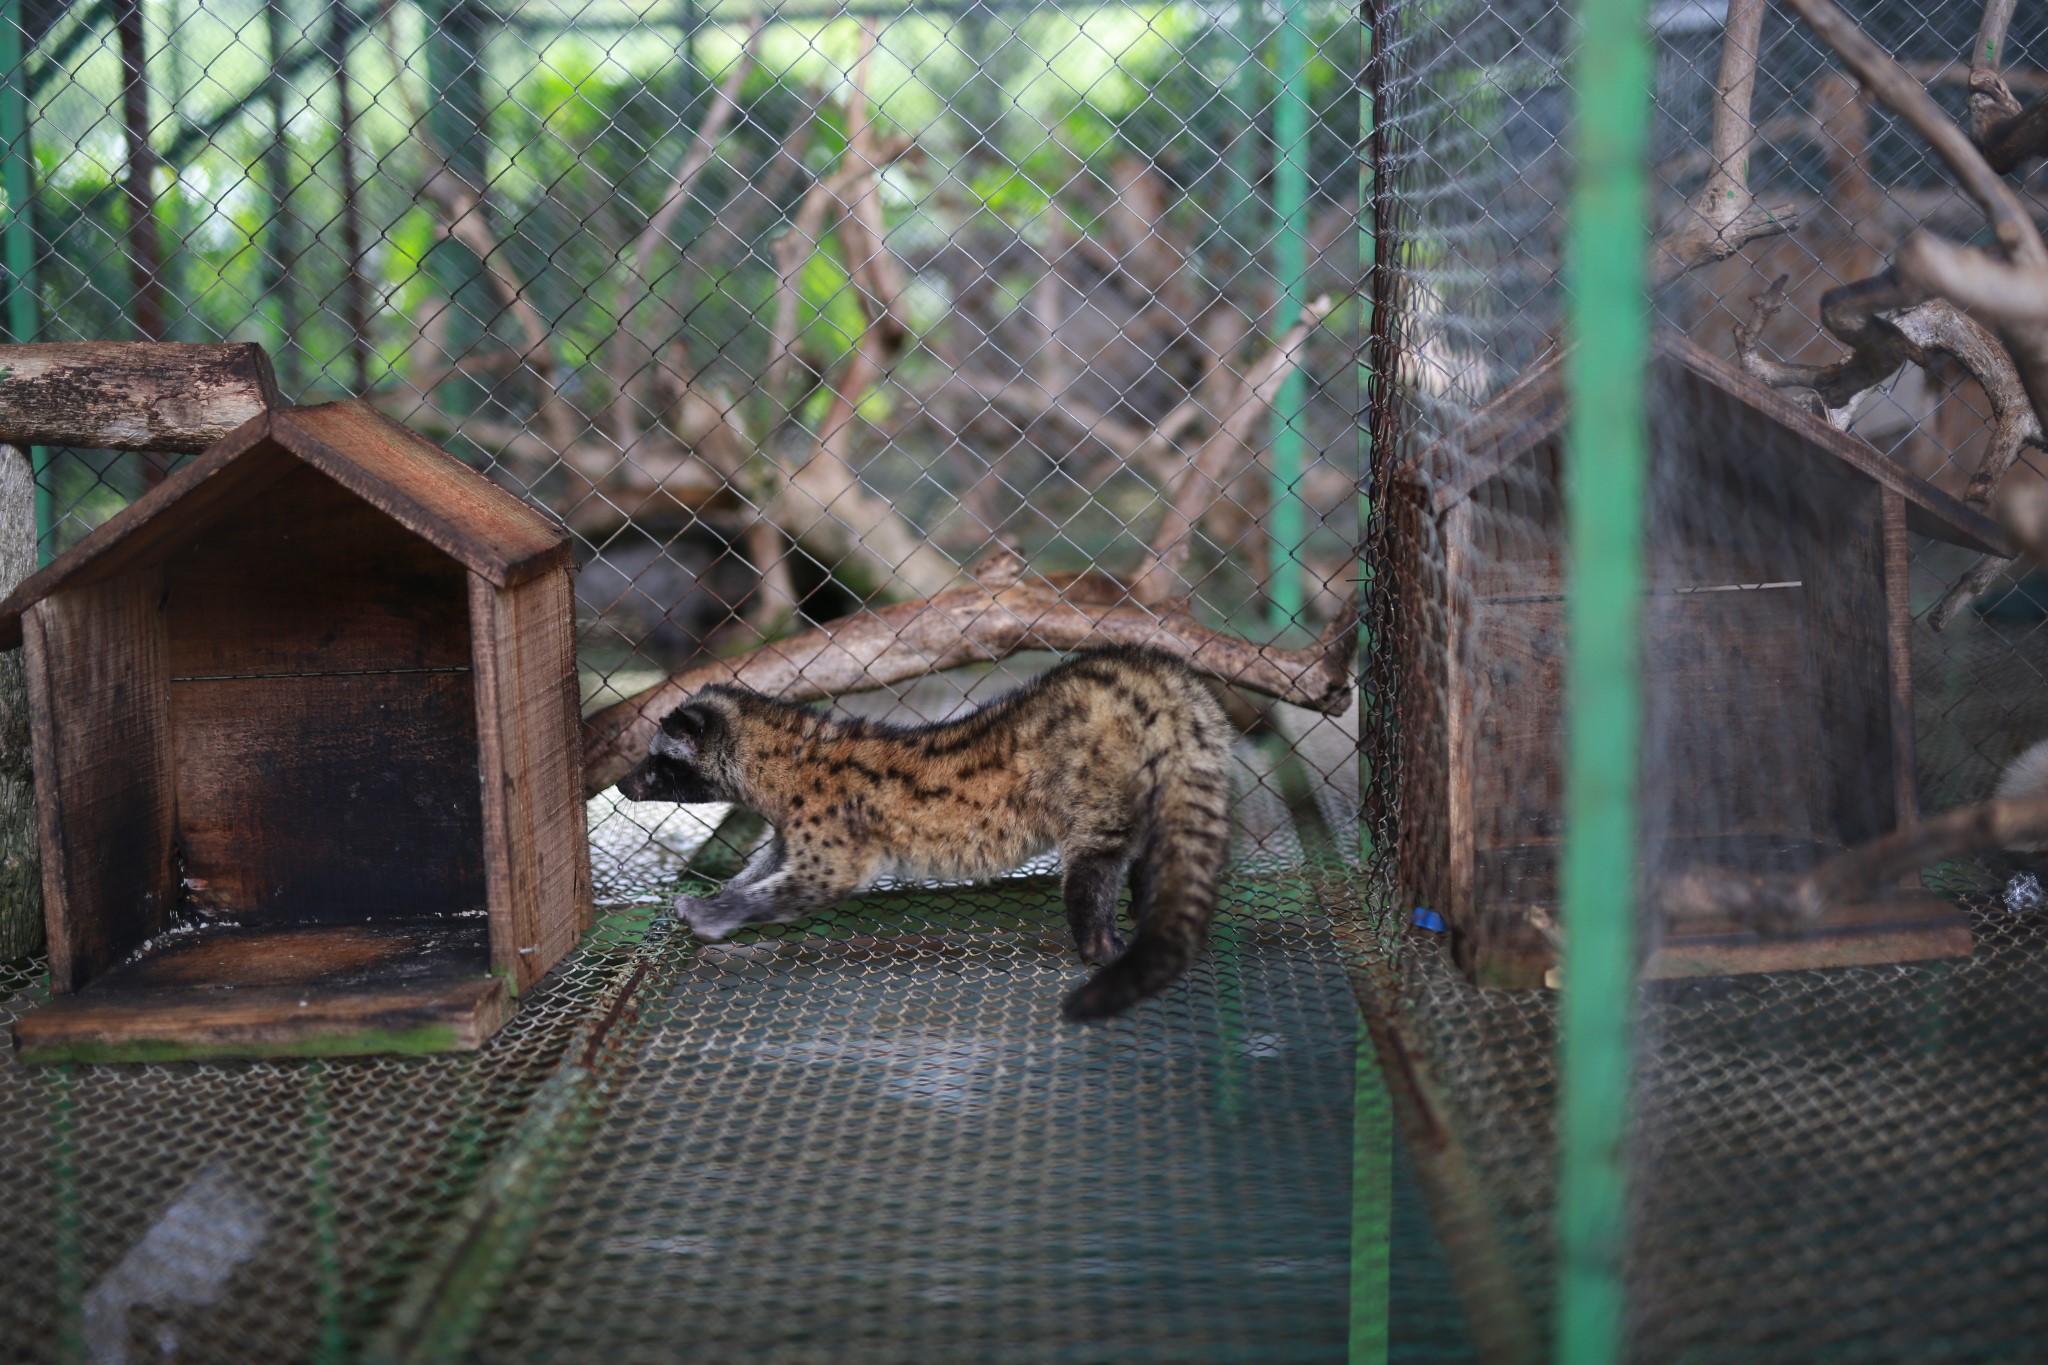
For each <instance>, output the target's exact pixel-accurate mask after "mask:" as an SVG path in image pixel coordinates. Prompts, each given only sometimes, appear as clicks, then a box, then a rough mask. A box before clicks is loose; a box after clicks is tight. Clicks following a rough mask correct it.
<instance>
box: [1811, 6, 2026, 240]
mask: <svg viewBox="0 0 2048 1365" xmlns="http://www.w3.org/2000/svg"><path fill="white" fill-rule="evenodd" d="M1785 3H1786V4H1787V5H1788V6H1789V7H1790V8H1791V9H1792V10H1793V11H1794V12H1796V13H1797V14H1798V15H1799V16H1800V17H1801V18H1802V19H1804V20H1806V22H1807V24H1808V25H1809V26H1810V27H1811V28H1812V29H1813V31H1814V33H1815V34H1816V35H1817V36H1818V37H1819V38H1820V40H1821V41H1822V42H1824V43H1826V44H1827V46H1828V47H1829V48H1831V49H1832V50H1833V51H1834V53H1835V55H1836V56H1838V57H1840V58H1841V59H1842V64H1843V65H1844V66H1846V67H1848V68H1849V70H1850V72H1851V73H1852V74H1854V75H1855V77H1856V79H1858V80H1860V81H1862V82H1863V84H1864V86H1865V87H1866V88H1867V89H1868V90H1869V91H1870V92H1871V93H1872V94H1874V95H1876V96H1877V98H1878V99H1880V100H1882V101H1883V102H1884V104H1885V106H1886V107H1887V108H1889V109H1891V110H1892V112H1893V113H1895V114H1897V115H1898V116H1899V117H1900V118H1902V119H1904V120H1905V121H1906V122H1907V124H1908V125H1910V126H1911V127H1912V129H1913V131H1915V132H1917V133H1918V134H1920V136H1921V137H1923V138H1925V139H1927V142H1928V144H1929V145H1930V146H1932V147H1933V148H1934V150H1935V152H1936V154H1938V155H1939V156H1940V157H1941V159H1942V160H1943V161H1944V162H1946V163H1947V164H1948V168H1949V169H1950V170H1951V171H1953V172H1954V173H1955V176H1956V179H1957V180H1958V181H1960V182H1961V183H1962V186H1963V188H1964V189H1965V190H1967V191H1968V192H1969V194H1970V197H1971V198H1973V199H1975V200H1976V201H1977V202H1978V204H1979V205H1981V206H1982V207H1983V209H1984V213H1985V216H1986V217H1988V218H1989V219H1990V220H1991V227H1992V232H1993V234H1994V235H1995V236H1996V237H1997V238H1998V244H1999V245H2000V246H2001V247H2003V248H2004V249H2005V251H2006V253H2007V254H2008V255H2009V256H2010V257H2011V258H2012V260H2013V261H2014V262H2015V263H2016V264H2019V265H2023V266H2028V267H2033V268H2048V246H2044V245H2043V243H2042V241H2041V236H2040V234H2039V233H2038V232H2036V231H2035V230H2034V224H2033V219H2032V218H2030V217H2029V216H2028V214H2027V211H2026V208H2025V207H2024V206H2023V205H2022V204H2021V203H2020V200H2019V196H2018V195H2016V194H2014V193H2013V191H2012V187H2011V186H2009V185H2007V184H2006V183H2005V181H2004V179H2003V178H2002V177H2001V176H2000V175H1999V174H1998V173H1997V172H1996V171H1994V170H1992V169H1991V167H1990V165H1989V164H1988V163H1987V162H1986V161H1985V160H1984V157H1983V156H1982V155H1981V154H1980V153H1979V152H1978V151H1977V149H1976V147H1975V146H1974V145H1973V144H1972V143H1971V141H1970V138H1969V135H1968V134H1967V133H1965V132H1964V131H1963V130H1962V129H1961V128H1958V127H1957V126H1956V125H1955V124H1954V123H1953V122H1952V121H1950V119H1949V117H1948V115H1947V114H1946V113H1944V112H1943V111H1942V108H1941V106H1940V105H1938V104H1936V103H1935V102H1934V100H1933V98H1932V97H1931V96H1930V95H1928V93H1927V91H1926V89H1925V87H1923V86H1922V85H1921V84H1920V83H1919V82H1918V81H1916V80H1914V79H1913V77H1912V76H1911V75H1909V74H1908V73H1907V72H1906V70H1905V69H1904V68H1903V67H1901V66H1900V65H1899V64H1898V63H1897V62H1896V61H1894V60H1893V59H1892V57H1891V54H1889V53H1887V52H1886V51H1885V50H1884V49H1883V48H1881V47H1879V46H1878V45H1877V44H1876V43H1875V42H1873V41H1872V40H1871V39H1870V37H1869V36H1868V35H1867V34H1865V33H1864V32H1863V30H1861V29H1859V28H1858V27H1856V25H1855V23H1854V22H1853V21H1852V20H1850V18H1849V17H1848V16H1847V15H1845V14H1844V13H1842V11H1841V9H1840V7H1839V6H1837V5H1836V4H1835V3H1834V0H1785Z"/></svg>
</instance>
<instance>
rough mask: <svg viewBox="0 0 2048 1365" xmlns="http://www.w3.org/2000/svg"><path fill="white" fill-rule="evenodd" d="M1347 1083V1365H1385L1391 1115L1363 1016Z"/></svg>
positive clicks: (1390, 1238)
mask: <svg viewBox="0 0 2048 1365" xmlns="http://www.w3.org/2000/svg"><path fill="white" fill-rule="evenodd" d="M1353 1046H1354V1047H1356V1048H1357V1055H1356V1062H1355V1065H1354V1066H1353V1067H1352V1081H1351V1087H1352V1088H1351V1316H1350V1328H1349V1332H1348V1336H1349V1338H1350V1350H1349V1361H1350V1365H1386V1362H1387V1350H1388V1344H1389V1343H1388V1340H1387V1328H1388V1321H1387V1317H1388V1309H1389V1304H1388V1298H1387V1286H1388V1280H1389V1278H1390V1276H1391V1273H1392V1268H1393V1267H1392V1257H1393V1244H1394V1217H1393V1214H1394V1182H1393V1169H1394V1114H1393V1107H1392V1101H1390V1100H1389V1099H1388V1097H1387V1087H1386V1084H1385V1082H1383V1081H1382V1080H1381V1079H1380V1068H1379V1054H1378V1053H1377V1052H1376V1051H1375V1050H1374V1048H1373V1045H1372V1032H1371V1030H1370V1029H1368V1028H1367V1027H1366V1023H1365V1018H1364V1016H1363V1015H1361V1016H1360V1017H1359V1020H1358V1037H1357V1041H1356V1042H1355V1043H1354V1044H1353Z"/></svg>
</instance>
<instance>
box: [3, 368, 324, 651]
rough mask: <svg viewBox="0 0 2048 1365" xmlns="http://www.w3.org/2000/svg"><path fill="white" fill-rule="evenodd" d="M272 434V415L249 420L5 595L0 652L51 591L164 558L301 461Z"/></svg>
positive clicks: (18, 634) (14, 640)
mask: <svg viewBox="0 0 2048 1365" xmlns="http://www.w3.org/2000/svg"><path fill="white" fill-rule="evenodd" d="M0 387H4V386H0ZM269 436H270V418H269V417H268V416H267V415H264V416H258V417H253V418H251V419H250V420H249V421H247V422H244V423H243V424H242V425H241V426H239V427H237V428H236V429H235V430H234V431H232V432H230V433H229V434H228V435H227V436H226V437H225V438H223V439H222V441H221V443H220V444H219V445H217V446H214V447H213V448H212V449H210V450H208V451H207V452H206V453H205V454H204V455H201V456H200V457H199V458H198V459H196V460H193V461H191V462H190V463H188V464H186V465H185V466H184V467H183V468H181V469H179V470H177V471H176V472H174V473H172V474H171V475H170V476H168V477H167V478H165V480H164V481H163V482H162V483H160V484H158V485H157V486H156V487H155V488H152V489H150V490H149V491H148V492H147V493H145V494H143V495H142V496H141V497H139V498H137V499H136V500H135V501H134V502H131V503H129V504H128V505H127V506H126V507H124V508H122V509H121V510H120V511H119V512H116V513H115V514H114V515H113V516H111V517H109V518H107V520H106V521H104V522H102V523H101V524H100V525H98V526H96V527H94V528H93V529H92V531H91V532H89V533H88V534H87V535H86V537H85V539H83V540H81V541H79V542H78V544H76V545H74V546H72V547H71V548H70V549H69V550H67V551H65V552H64V553H63V554H62V555H60V556H59V557H58V558H56V559H55V560H53V561H51V562H50V563H49V564H46V565H44V566H43V567H42V568H41V569H39V570H37V571H36V572H35V573H33V574H31V575H29V577H28V578H27V579H25V580H24V581H23V582H22V584H21V586H19V587H17V588H16V589H15V590H14V591H13V592H11V593H9V594H8V595H7V597H6V599H5V600H0V649H12V648H13V647H14V646H15V645H17V644H19V643H20V642H21V614H22V612H23V611H25V610H27V609H28V608H29V607H30V606H32V605H34V604H35V603H37V602H40V601H41V600H43V599H44V598H45V597H48V596H49V595H50V594H51V593H54V592H57V591H59V590H60V589H63V588H66V587H70V586H73V585H82V584H86V583H98V582H103V581H105V580H106V579H109V578H113V577H115V576H117V575H119V574H123V573H126V572H128V571H129V570H131V569H135V568H140V567H143V566H146V565H149V564H155V563H160V562H161V561H162V560H163V559H164V558H166V557H167V556H168V555H169V553H170V551H171V550H172V549H173V548H175V547H176V546H178V545H181V544H184V543H185V542H187V541H189V540H192V539H194V538H195V537H197V536H199V535H200V534H202V533H203V532H205V531H207V530H210V529H211V528H212V527H213V526H214V525H215V524H216V523H218V522H220V521H221V520H223V519H225V518H227V517H228V516H229V515H230V514H232V513H233V512H235V511H236V510H238V509H239V508H241V506H242V505H243V504H244V503H245V502H247V501H248V500H249V499H250V498H252V497H254V496H256V495H257V494H259V493H261V492H262V491H263V490H264V489H265V488H267V487H269V486H270V485H271V484H273V483H275V482H276V481H277V480H278V479H280V478H282V477H283V476H284V475H286V474H288V473H290V472H291V470H292V468H293V467H294V465H295V463H296V462H295V461H294V460H293V459H292V457H291V456H290V455H289V454H287V453H285V452H284V451H283V450H281V449H280V448H278V447H277V446H276V445H274V444H273V443H271V441H270V439H269Z"/></svg>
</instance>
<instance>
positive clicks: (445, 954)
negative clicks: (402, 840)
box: [14, 915, 511, 1062]
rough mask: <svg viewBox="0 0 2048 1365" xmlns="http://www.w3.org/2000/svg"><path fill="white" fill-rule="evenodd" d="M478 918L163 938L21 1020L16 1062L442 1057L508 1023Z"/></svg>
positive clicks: (505, 998) (507, 1003)
mask: <svg viewBox="0 0 2048 1365" xmlns="http://www.w3.org/2000/svg"><path fill="white" fill-rule="evenodd" d="M488 935H489V926H488V924H487V922H486V921H485V919H484V918H483V917H482V916H481V915H478V916H472V917H430V918H420V919H410V920H383V921H380V922H378V923H375V924H348V925H333V926H312V927H305V926H292V927H283V928H277V927H272V928H247V927H218V926H217V927H209V928H202V929H199V930H196V931H174V932H172V933H170V934H166V935H164V936H163V937H162V938H161V939H160V940H159V941H158V943H157V945H155V946H154V947H153V948H152V950H151V951H150V952H149V953H147V955H145V956H143V957H141V958H140V959H138V960H136V961H132V962H129V963H126V964H124V965H122V966H121V967H118V968H116V969H115V970H114V971H112V972H110V973H108V974H107V975H106V976H104V977H102V978H100V979H99V980H98V981H95V982H94V983H92V985H90V986H89V987H87V988H86V989H85V990H83V991H81V992H80V993H78V994H76V995H71V996H66V997H63V998H62V999H60V1000H57V1001H55V1002H53V1003H52V1004H50V1005H48V1006H46V1007H44V1008H43V1009H40V1010H36V1011H34V1012H32V1013H30V1014H29V1015H27V1016H25V1017H24V1018H23V1019H22V1020H21V1021H20V1022H19V1023H18V1024H16V1026H15V1030H14V1038H15V1046H16V1047H17V1048H18V1049H19V1051H20V1054H21V1057H22V1060H24V1061H28V1062H62V1061H77V1062H122V1061H130V1062H136V1061H175V1060H184V1059H189V1058H196V1057H278V1056H340V1055H349V1054H358V1053H372V1052H401V1053H417V1052H446V1051H453V1050H467V1049H473V1048H476V1047H478V1046H480V1045H481V1044H482V1043H483V1041H484V1040H485V1039H486V1038H488V1037H490V1035H491V1034H492V1033H494V1032H496V1031H497V1029H498V1027H499V1026H500V1025H501V1024H503V1023H504V1021H505V1020H506V1019H507V1018H508V1017H509V1016H510V1013H511V997H510V992H509V991H507V990H506V989H505V983H504V982H503V981H501V980H500V979H499V978H498V977H496V976H494V975H492V974H491V973H490V971H489V947H488V944H487V938H488Z"/></svg>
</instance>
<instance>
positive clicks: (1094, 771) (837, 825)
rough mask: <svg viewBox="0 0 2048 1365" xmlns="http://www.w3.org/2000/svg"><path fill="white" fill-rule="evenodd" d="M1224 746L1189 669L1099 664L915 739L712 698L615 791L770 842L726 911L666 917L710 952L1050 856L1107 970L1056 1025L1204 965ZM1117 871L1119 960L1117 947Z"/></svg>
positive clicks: (1129, 652) (1218, 862)
mask: <svg viewBox="0 0 2048 1365" xmlns="http://www.w3.org/2000/svg"><path fill="white" fill-rule="evenodd" d="M1230 740H1231V729H1230V725H1229V723H1228V722H1227V721H1226V720H1225V719H1224V716H1223V710H1222V708H1221V707H1220V706H1218V705H1217V702H1216V699H1215V697H1214V696H1213V695H1212V694H1211V693H1210V691H1209V689H1208V686H1207V685H1206V684H1205V683H1203V682H1202V681H1201V680H1200V679H1199V678H1198V677H1196V675H1195V674H1194V673H1193V672H1192V671H1190V670H1189V669H1188V668H1187V667H1186V666H1185V665H1184V664H1182V663H1180V662H1178V661H1177V660H1174V659H1172V658H1169V657H1167V656H1166V655H1163V654H1157V653H1153V652H1151V651H1149V650H1143V649H1130V648H1120V649H1108V650H1102V651H1099V652H1091V653H1086V654H1081V655H1077V656H1076V657H1074V658H1073V659H1071V660H1069V661H1067V662H1066V663H1063V664H1061V665H1059V666H1058V667H1056V668H1053V669H1051V670H1050V671H1048V672H1047V673H1045V674H1044V675H1043V676H1042V677H1039V678H1038V679H1036V680H1034V681H1033V682H1031V683H1030V684H1029V685H1027V686H1025V687H1023V688H1021V689H1019V690H1018V691H1015V692H1012V693H1010V694H1009V695H1008V696H1005V697H1002V698H999V699H998V700H996V701H994V702H991V703H990V704H989V705H987V706H985V707H982V708H981V709H980V710H978V711H975V712H973V713H972V714H970V715H967V716H965V717H963V718H961V719H958V720H952V721H946V722H943V723H940V724H936V725H925V726H917V727H898V726H889V725H880V724H875V723H872V722H869V721H864V720H840V719H832V718H827V717H825V716H821V715H818V714H817V713H815V712H813V711H810V710H807V709H805V708H803V707H800V706H795V705H792V704H790V703H787V702H780V701H775V700H772V699H770V698H768V697H764V696H762V695H761V694H759V693H757V692H751V691H748V690H746V689H744V688H739V687H730V686H716V687H709V688H706V689H705V690H704V691H702V692H700V693H699V694H698V695H697V696H696V697H695V698H694V699H692V700H691V701H690V702H689V703H688V704H686V705H684V706H681V707H678V708H677V709H676V710H675V711H673V712H671V713H670V714H669V715H668V716H667V717H665V718H664V719H663V720H662V723H661V730H660V732H659V733H658V734H657V735H656V736H655V739H654V741H653V743H652V745H651V746H650V751H649V753H648V756H647V757H646V759H644V760H643V761H642V762H641V763H640V765H639V766H638V767H636V768H634V769H633V771H632V772H630V773H628V774H627V775H626V776H625V778H623V779H622V780H621V781H620V782H619V791H620V792H621V793H622V794H624V795H625V796H626V797H628V798H630V799H632V800H636V801H647V800H667V801H730V802H733V803H734V804H736V805H739V806H742V807H745V808H748V809H751V810H754V811H758V812H759V813H760V814H761V816H762V817H763V818H764V819H766V820H767V821H768V822H769V823H770V824H772V825H773V826H775V829H776V831H777V832H776V837H775V838H774V840H773V841H772V842H771V843H770V844H769V845H768V846H767V847H765V848H763V849H762V850H761V852H760V853H758V854H757V855H755V857H754V858H753V859H752V860H751V861H750V862H749V863H748V864H747V866H746V867H745V868H744V869H743V870H742V871H741V872H740V873H739V875H738V876H736V877H734V878H733V879H732V880H731V881H730V882H728V883H726V885H725V887H724V888H723V889H722V890H721V891H719V893H718V894H717V895H715V896H710V897H706V898H701V899H700V898H697V897H693V896H684V897H682V898H681V899H679V900H678V901H677V902H676V910H677V912H678V913H679V914H680V915H681V916H682V917H683V918H684V919H685V920H687V921H688V922H689V925H690V927H691V929H693V930H694V931H695V932H696V933H697V935H698V936H699V937H700V938H706V939H719V938H723V937H724V936H726V935H727V934H730V933H732V932H733V931H734V930H736V929H738V928H740V927H741V926H743V925H747V924H765V923H780V922H783V921H787V920H793V919H798V918H800V917H802V916H804V915H807V914H811V913H812V912H814V911H818V910H823V909H826V908H828V907H830V906H832V905H834V904H836V903H837V902H839V901H841V900H844V899H845V898H847V897H848V896H852V895H854V894H856V893H857V892H859V891H861V890H862V889H863V888H865V887H867V886H870V885H872V884H873V883H874V882H875V881H876V879H877V878H880V877H882V876H885V875H895V876H905V877H913V878H923V877H936V878H948V879H955V878H961V879H965V878H976V877H986V876H991V875H994V874H996V873H1000V872H1003V871H1006V870H1008V869H1009V868H1012V867H1015V866H1017V865H1018V864H1019V863H1021V862H1023V861H1024V860H1025V859H1027V858H1029V857H1031V856H1033V855H1034V854H1037V853H1041V852H1043V851H1045V850H1046V849H1048V848H1057V849H1058V850H1059V853H1060V858H1061V862H1062V865H1063V866H1064V868H1065V899H1066V908H1067V921H1068V923H1069V924H1070V925H1071V926H1072V928H1073V931H1074V943H1075V946H1076V947H1078V948H1079V949H1080V953H1081V960H1082V961H1084V962H1089V963H1099V964H1104V965H1103V968H1102V970H1101V971H1099V972H1097V973H1096V974H1095V975H1094V976H1093V977H1091V978H1090V979H1089V980H1088V981H1087V982H1085V983H1084V984H1083V985H1082V986H1080V987H1079V988H1078V989H1077V990H1075V991H1074V992H1073V993H1072V994H1071V995H1069V996H1068V997H1067V999H1066V1003H1065V1006H1064V1011H1065V1014H1066V1016H1067V1017H1068V1018H1069V1019H1076V1020H1080V1019H1099V1018H1102V1017H1104V1016H1107V1015H1111V1014H1116V1013H1118V1012H1120V1011H1122V1010H1124V1009H1127V1008H1128V1007H1130V1006H1131V1005H1132V1004H1134V1003H1136V1002H1137V1001H1139V1000H1141V999H1143V998H1145V997H1146V996H1148V995H1152V994H1155V993H1156V992H1158V991H1159V990H1161V989H1163V988H1164V987H1165V986H1166V985H1167V984H1168V983H1169V982H1171V981H1172V980H1174V978H1176V977H1178V976H1179V975H1180V974H1181V973H1182V972H1183V971H1185V970H1186V969H1187V967H1188V964H1189V963H1191V962H1192V961H1193V960H1194V959H1195V957H1196V955H1197V954H1198V953H1199V952H1200V951H1201V948H1202V944H1203V942H1204V940H1205V939H1206V938H1207V936H1208V931H1209V921H1210V918H1211V916H1212V915H1213V914H1214V912H1215V907H1216V881H1217V877H1218V876H1219V875H1220V874H1221V872H1222V870H1223V863H1224V856H1225V852H1226V850H1227V848H1228V844H1229V826H1228V823H1227V805H1228V796H1229V790H1230V779H1229V770H1228V757H1229V746H1230ZM1126 871H1128V872H1129V873H1130V880H1131V914H1132V919H1133V920H1134V922H1135V923H1136V925H1137V938H1136V941H1135V942H1134V943H1133V944H1132V945H1131V946H1130V948H1129V950H1128V951H1126V950H1125V948H1124V942H1123V939H1122V937H1121V936H1120V935H1119V934H1118V933H1117V932H1116V929H1115V927H1114V922H1115V916H1116V901H1117V886H1118V883H1119V882H1120V881H1122V879H1123V877H1124V874H1125V872H1126Z"/></svg>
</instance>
